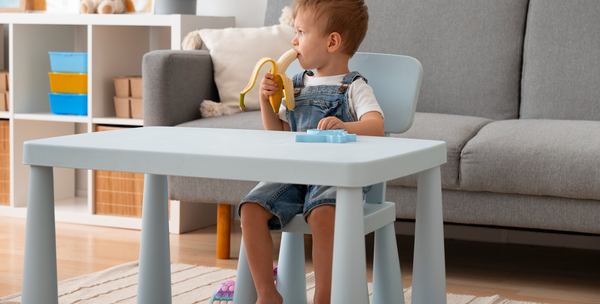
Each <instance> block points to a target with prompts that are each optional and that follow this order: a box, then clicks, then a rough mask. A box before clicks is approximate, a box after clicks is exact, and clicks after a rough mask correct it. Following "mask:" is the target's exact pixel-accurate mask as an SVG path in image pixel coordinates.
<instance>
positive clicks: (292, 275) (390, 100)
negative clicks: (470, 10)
mask: <svg viewBox="0 0 600 304" xmlns="http://www.w3.org/2000/svg"><path fill="white" fill-rule="evenodd" d="M350 70H351V71H359V72H360V73H361V74H362V75H363V76H365V78H367V80H368V83H369V85H371V87H373V91H374V93H375V96H376V97H377V101H378V102H379V104H380V105H381V108H382V109H383V112H384V114H385V133H386V135H388V134H389V133H402V132H405V131H406V130H408V129H409V128H410V126H411V125H412V123H413V118H414V115H415V110H416V106H417V99H418V96H419V90H420V88H421V80H422V74H423V68H422V67H421V63H420V62H419V61H418V60H417V59H415V58H413V57H409V56H401V55H390V54H375V53H357V54H355V55H354V56H353V57H352V59H351V60H350ZM300 71H301V68H300V66H299V64H298V62H297V61H296V62H294V64H293V65H292V66H290V67H289V68H288V70H287V74H288V75H294V74H296V73H298V72H300ZM385 188H386V187H385V183H380V184H377V185H374V186H373V187H372V188H371V190H370V191H369V192H368V193H367V195H366V203H367V204H365V207H364V208H365V209H364V228H365V229H364V231H365V234H368V233H371V232H373V231H375V252H374V256H373V259H374V261H373V303H377V304H384V303H385V304H389V303H404V295H403V288H402V279H401V274H400V261H399V259H398V249H397V246H396V233H395V231H394V221H395V220H396V206H395V204H394V203H391V202H386V201H385ZM310 233H311V232H310V226H309V225H308V224H307V223H306V222H305V221H304V218H303V216H302V214H299V215H297V216H296V217H295V218H294V219H293V220H292V221H291V222H290V223H289V224H288V225H287V226H286V227H284V228H283V230H282V237H281V247H280V251H279V263H278V269H277V289H278V291H279V292H280V293H281V295H282V296H283V298H284V302H285V303H286V304H296V303H301V304H305V303H306V282H305V274H304V234H310ZM255 302H256V290H255V289H254V282H253V281H252V275H251V274H250V270H249V268H248V263H247V260H246V254H245V252H244V245H243V241H242V244H241V245H240V254H239V260H238V268H237V283H236V288H235V292H234V303H236V304H246V303H252V304H253V303H255Z"/></svg>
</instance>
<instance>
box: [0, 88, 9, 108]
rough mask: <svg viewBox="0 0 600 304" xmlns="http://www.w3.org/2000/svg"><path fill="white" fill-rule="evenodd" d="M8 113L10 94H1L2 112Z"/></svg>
mask: <svg viewBox="0 0 600 304" xmlns="http://www.w3.org/2000/svg"><path fill="white" fill-rule="evenodd" d="M3 111H8V92H4V93H0V112H3Z"/></svg>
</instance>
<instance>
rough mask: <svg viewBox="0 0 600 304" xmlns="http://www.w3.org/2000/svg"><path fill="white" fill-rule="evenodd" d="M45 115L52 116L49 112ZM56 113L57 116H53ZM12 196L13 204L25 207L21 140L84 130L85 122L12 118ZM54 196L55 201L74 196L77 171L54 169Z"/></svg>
mask: <svg viewBox="0 0 600 304" xmlns="http://www.w3.org/2000/svg"><path fill="white" fill-rule="evenodd" d="M48 116H52V115H49V114H48ZM54 116H56V115H54ZM13 127H14V130H13V146H12V147H11V149H12V150H13V158H14V161H13V170H14V172H13V176H14V177H13V181H14V182H13V184H12V185H11V186H12V187H13V191H12V192H13V195H14V198H13V199H14V201H13V203H14V207H23V206H26V203H27V196H28V191H27V189H28V186H29V166H28V165H25V164H23V143H24V142H25V141H28V140H32V139H38V138H48V137H55V136H63V135H72V134H76V133H77V129H78V128H79V129H82V131H81V132H87V125H86V124H76V123H64V122H55V121H38V120H15V121H13ZM53 171H54V174H53V176H54V199H55V200H56V201H60V200H64V199H69V198H72V197H76V196H77V195H76V170H75V169H68V168H54V170H53Z"/></svg>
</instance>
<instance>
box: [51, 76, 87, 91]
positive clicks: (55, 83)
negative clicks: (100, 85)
mask: <svg viewBox="0 0 600 304" xmlns="http://www.w3.org/2000/svg"><path fill="white" fill-rule="evenodd" d="M48 77H50V91H51V92H52V93H72V94H87V87H88V85H87V74H82V73H53V72H50V73H48Z"/></svg>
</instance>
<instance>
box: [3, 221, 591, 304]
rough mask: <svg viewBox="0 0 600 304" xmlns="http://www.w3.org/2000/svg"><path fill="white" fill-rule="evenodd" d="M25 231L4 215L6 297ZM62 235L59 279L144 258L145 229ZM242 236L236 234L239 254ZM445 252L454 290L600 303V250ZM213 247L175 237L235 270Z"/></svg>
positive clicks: (405, 258)
mask: <svg viewBox="0 0 600 304" xmlns="http://www.w3.org/2000/svg"><path fill="white" fill-rule="evenodd" d="M24 227H25V222H24V220H22V219H15V218H5V217H0V244H2V246H1V247H0V295H8V294H12V293H15V292H18V291H19V290H20V289H21V280H22V272H23V248H24V236H25V235H24V230H25V229H24ZM56 230H57V231H56V234H57V239H58V240H57V251H58V252H57V255H58V276H59V280H62V279H65V278H70V277H73V276H77V275H81V274H85V273H90V272H93V271H98V270H101V269H104V268H107V267H110V266H114V265H117V264H120V263H124V262H128V261H133V260H136V259H137V257H138V251H139V238H140V233H139V231H134V230H123V229H114V228H102V227H92V226H81V225H72V224H60V223H59V224H57V227H56ZM239 238H240V234H239V229H236V230H235V234H234V237H233V240H232V245H233V246H232V251H233V252H237V250H238V246H237V244H239ZM275 239H276V241H278V236H277V235H276V236H275ZM412 241H413V240H412V238H410V237H399V238H398V247H399V250H400V255H401V263H402V275H403V278H404V286H405V287H408V286H410V275H411V273H410V271H411V263H412V262H411V261H412V254H411V253H412ZM367 243H368V244H371V243H372V242H371V240H370V239H367ZM445 246H446V267H447V289H448V292H451V293H462V294H473V295H480V296H485V295H493V294H499V295H502V296H505V297H508V298H510V299H514V300H524V301H539V302H544V303H561V304H568V303H589V304H591V303H595V304H598V303H600V251H587V250H576V249H561V248H550V247H534V246H523V245H501V244H489V243H479V242H467V241H453V240H447V241H446V244H445ZM214 247H215V233H214V227H210V228H206V229H201V230H198V231H195V232H192V233H187V234H183V235H171V260H172V261H173V262H180V263H189V264H200V265H207V266H218V267H226V268H235V266H236V262H237V260H235V259H231V260H216V259H215V258H214V256H215V251H214ZM307 247H309V246H307ZM307 250H310V248H309V249H307ZM308 268H309V270H310V265H309V266H308Z"/></svg>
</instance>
